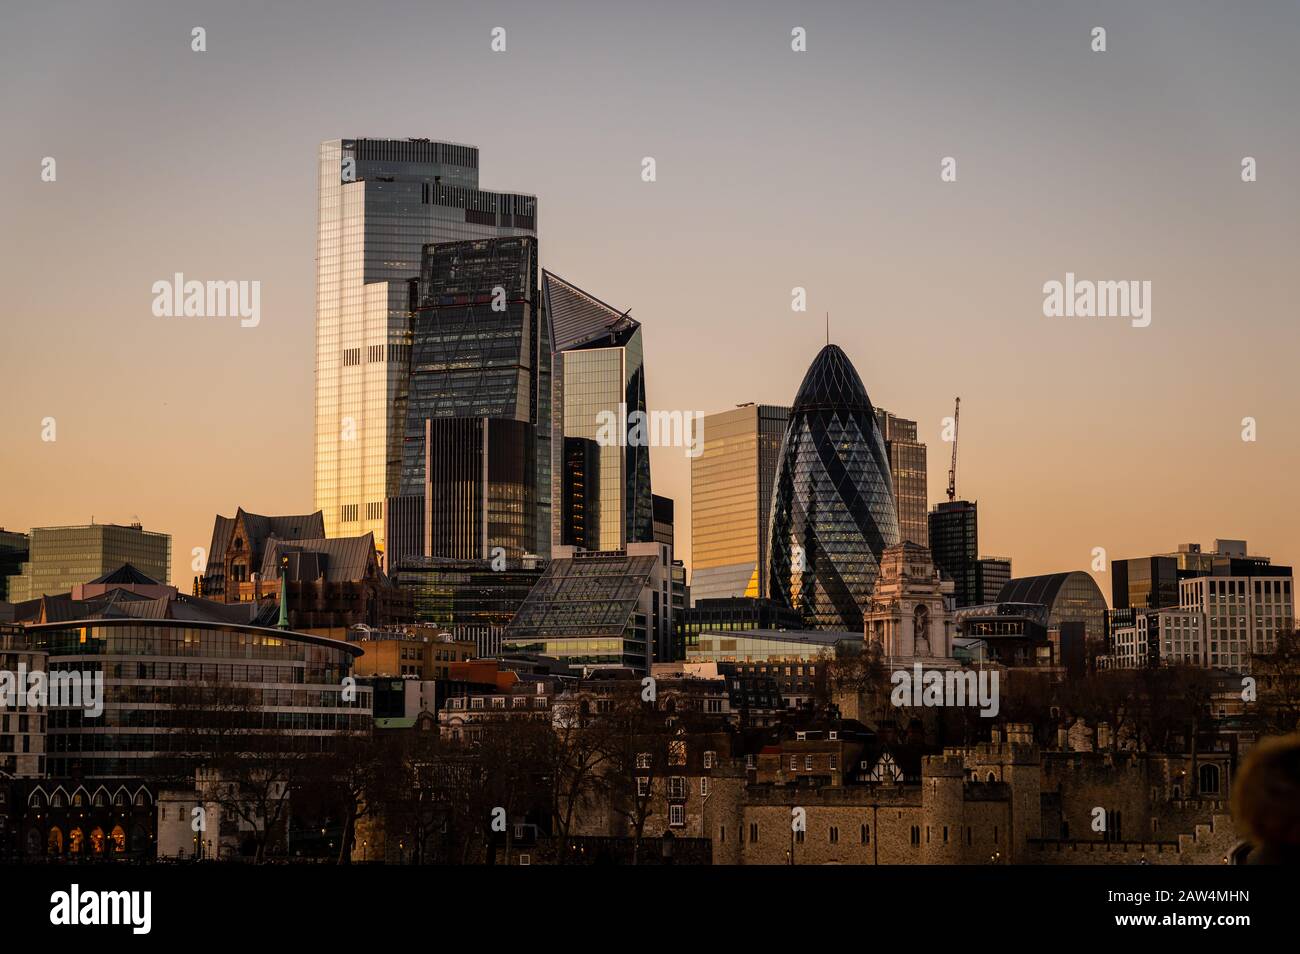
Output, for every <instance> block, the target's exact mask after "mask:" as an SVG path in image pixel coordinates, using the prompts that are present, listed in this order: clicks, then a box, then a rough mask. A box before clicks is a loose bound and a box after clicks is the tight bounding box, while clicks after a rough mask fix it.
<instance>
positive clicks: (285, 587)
mask: <svg viewBox="0 0 1300 954" xmlns="http://www.w3.org/2000/svg"><path fill="white" fill-rule="evenodd" d="M288 569H289V558H288V557H287V556H282V557H280V621H279V622H278V623H276V624H275V625H276V626H277V627H279V628H280V629H288V628H289V575H288V573H286V572H285V571H286V570H288Z"/></svg>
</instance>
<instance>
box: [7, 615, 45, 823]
mask: <svg viewBox="0 0 1300 954" xmlns="http://www.w3.org/2000/svg"><path fill="white" fill-rule="evenodd" d="M49 668H50V667H49V660H48V657H47V655H46V653H45V652H44V651H43V650H40V649H36V648H33V647H32V646H31V645H30V643H29V641H28V640H27V638H26V637H25V636H24V635H23V629H22V627H21V626H15V625H10V624H6V623H0V672H4V673H10V674H12V676H11V678H13V679H14V686H13V687H11V688H14V689H16V690H18V691H21V690H25V689H26V688H27V686H26V685H24V684H20V683H19V682H18V679H17V674H18V673H23V674H27V673H33V672H49ZM47 702H48V696H47V697H46V698H44V699H42V698H40V697H33V696H30V695H27V694H26V693H24V694H23V695H22V696H21V697H20V696H18V692H17V691H15V693H14V697H13V698H8V699H6V700H5V704H4V705H3V706H0V778H3V779H11V778H44V777H45V733H46V729H47V723H46V720H47V718H48V712H47V706H46V703H47ZM3 818H4V805H3V804H2V803H0V843H3V841H4V837H5V835H6V834H7V833H6V832H5V830H4V825H3Z"/></svg>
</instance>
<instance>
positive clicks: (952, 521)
mask: <svg viewBox="0 0 1300 954" xmlns="http://www.w3.org/2000/svg"><path fill="white" fill-rule="evenodd" d="M930 551H931V552H932V553H933V554H934V562H935V564H936V565H937V566H938V567H939V571H940V572H941V573H942V574H943V575H944V576H945V577H947V578H948V579H950V580H952V581H953V583H954V584H955V588H954V591H953V598H954V599H955V600H956V602H957V606H958V607H963V606H978V605H979V604H980V603H984V602H989V600H988V599H981V598H980V587H979V575H980V569H979V556H978V554H979V516H978V507H977V505H976V504H975V501H973V500H950V501H948V502H946V503H941V504H938V505H937V506H936V507H935V508H934V509H933V510H931V511H930ZM993 595H994V597H996V594H993Z"/></svg>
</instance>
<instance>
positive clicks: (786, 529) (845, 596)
mask: <svg viewBox="0 0 1300 954" xmlns="http://www.w3.org/2000/svg"><path fill="white" fill-rule="evenodd" d="M770 536H771V546H770V553H769V566H770V572H769V581H770V586H771V594H770V595H771V597H772V598H773V599H775V600H778V601H779V602H780V603H781V604H782V605H784V606H790V607H793V608H796V609H798V610H799V611H800V613H801V614H802V615H803V618H804V620H805V625H806V626H807V627H808V628H812V629H829V630H836V629H839V630H848V631H850V632H859V633H860V632H861V631H862V616H863V613H864V612H865V610H866V609H867V607H868V605H869V603H870V600H871V591H872V587H873V586H874V584H875V580H876V574H877V572H878V570H879V566H880V555H881V553H883V552H884V549H885V548H886V547H888V546H892V545H893V544H895V543H897V542H898V516H897V513H896V511H895V507H894V495H893V490H892V488H891V484H890V475H889V461H888V458H887V457H886V455H885V445H884V441H883V440H881V437H880V428H879V426H878V425H877V424H876V415H875V412H874V410H873V408H872V405H871V399H870V398H869V397H868V396H867V389H866V388H865V387H863V385H862V379H861V378H860V377H858V372H857V371H856V370H855V369H854V367H853V364H852V362H850V361H849V358H848V355H846V354H845V353H844V352H843V351H842V350H841V349H840V348H839V347H838V346H837V345H827V346H826V347H824V348H823V349H822V350H821V352H820V353H819V354H818V355H817V357H816V358H815V359H814V360H813V363H812V365H811V366H810V367H809V368H808V372H807V374H806V375H805V376H804V379H803V383H802V384H801V385H800V387H799V392H798V394H797V395H796V396H795V400H794V404H793V405H792V407H791V410H790V420H789V423H788V424H787V426H786V432H785V437H784V439H783V441H782V444H781V459H780V463H779V465H778V470H777V477H776V482H775V484H774V486H773V500H772V518H771V533H770Z"/></svg>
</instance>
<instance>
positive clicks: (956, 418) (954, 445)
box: [948, 398, 961, 503]
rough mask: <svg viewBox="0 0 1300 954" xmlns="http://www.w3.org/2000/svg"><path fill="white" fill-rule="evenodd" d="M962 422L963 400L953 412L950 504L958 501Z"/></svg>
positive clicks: (949, 473)
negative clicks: (959, 430) (959, 427)
mask: <svg viewBox="0 0 1300 954" xmlns="http://www.w3.org/2000/svg"><path fill="white" fill-rule="evenodd" d="M960 420H961V398H957V404H956V406H955V407H953V410H952V465H951V466H950V467H949V468H948V503H952V502H953V501H954V500H956V499H957V428H958V422H959V421H960Z"/></svg>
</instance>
